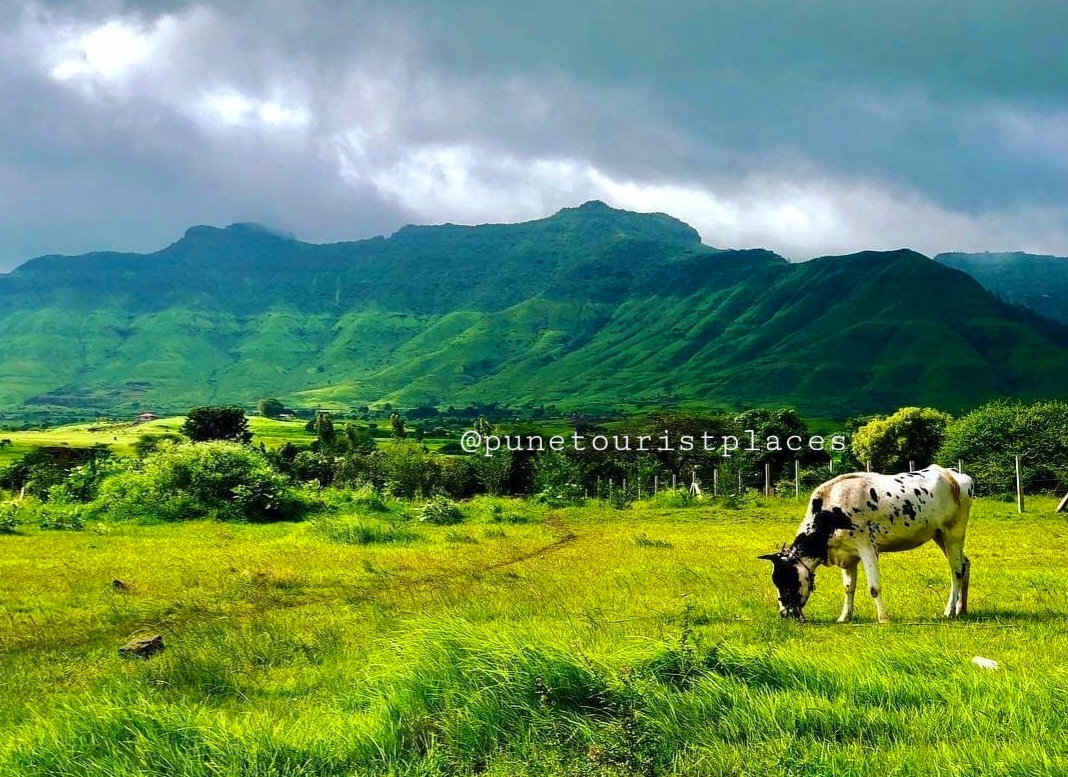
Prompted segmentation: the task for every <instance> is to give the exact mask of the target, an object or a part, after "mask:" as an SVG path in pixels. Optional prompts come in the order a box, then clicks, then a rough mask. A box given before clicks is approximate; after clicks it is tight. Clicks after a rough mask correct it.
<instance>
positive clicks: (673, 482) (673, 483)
mask: <svg viewBox="0 0 1068 777" xmlns="http://www.w3.org/2000/svg"><path fill="white" fill-rule="evenodd" d="M678 477H679V476H678V473H675V472H672V473H671V490H672V491H676V490H678V488H679V483H678Z"/></svg>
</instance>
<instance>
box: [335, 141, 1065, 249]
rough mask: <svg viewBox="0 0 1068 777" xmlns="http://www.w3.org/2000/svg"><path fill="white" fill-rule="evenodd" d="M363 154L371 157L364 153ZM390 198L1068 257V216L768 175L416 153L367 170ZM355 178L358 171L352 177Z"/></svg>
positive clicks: (454, 217) (453, 214)
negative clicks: (674, 175) (585, 203)
mask: <svg viewBox="0 0 1068 777" xmlns="http://www.w3.org/2000/svg"><path fill="white" fill-rule="evenodd" d="M359 149H360V153H359V155H358V156H359V157H360V158H362V159H371V158H372V157H371V155H369V154H368V152H367V150H366V148H365V147H364V146H362V145H361V146H360V147H359ZM359 164H360V160H359V159H355V160H354V159H351V158H350V159H348V160H347V165H348V169H349V170H350V174H351V175H353V176H354V180H358V181H359V182H361V183H366V182H368V181H370V182H371V183H372V184H373V185H374V186H375V187H376V188H377V189H378V191H379V192H380V193H381V194H382V195H383V196H385V197H387V198H390V199H392V200H393V201H395V202H396V203H397V204H398V205H400V206H401V207H403V208H404V209H405V210H407V211H408V212H410V213H412V214H413V215H414V216H415V217H417V218H418V219H420V220H425V221H458V222H463V223H479V222H482V221H488V220H489V221H492V220H513V219H524V218H536V217H539V216H544V215H547V214H549V213H552V212H554V211H555V210H557V209H558V208H561V207H566V206H571V205H575V204H576V203H577V202H579V201H582V200H585V199H601V200H604V201H605V202H607V203H608V204H610V205H613V206H615V207H619V208H625V209H628V210H636V211H641V212H662V213H668V214H670V215H672V216H676V217H677V218H680V219H682V220H683V221H686V222H687V223H689V224H691V225H693V226H694V227H695V228H697V230H698V231H699V232H700V233H701V235H702V238H703V239H704V240H705V242H707V243H709V244H710V245H715V246H717V247H721V248H739V247H743V248H744V247H752V246H760V247H765V248H770V249H772V250H774V251H777V252H779V253H781V254H783V255H784V256H787V257H789V258H791V259H807V258H811V257H813V256H816V255H823V254H833V253H849V252H853V251H858V250H864V249H875V250H889V249H896V248H904V247H909V248H914V249H916V250H918V251H921V252H924V253H927V254H930V255H933V254H935V253H939V252H942V251H953V250H963V251H981V250H991V249H993V250H997V249H1002V250H1025V251H1032V252H1036V253H1057V252H1063V250H1064V246H1066V245H1068V227H1066V222H1068V219H1066V216H1068V213H1066V212H1065V211H1064V210H1058V209H1048V208H1045V209H1044V208H1025V209H1019V210H1015V211H999V212H992V213H980V214H967V213H961V212H957V211H952V210H949V209H946V208H944V207H941V206H939V205H937V204H936V203H933V202H931V201H929V200H925V199H923V198H921V197H919V196H918V195H916V194H908V193H895V192H893V191H891V190H889V189H888V188H887V187H886V186H880V185H876V184H873V183H866V182H851V181H841V180H833V179H827V178H820V177H816V176H805V177H802V178H800V179H799V180H790V179H789V178H785V177H778V178H777V177H775V176H772V175H769V174H761V175H753V176H749V177H747V178H745V179H743V180H742V181H741V182H739V183H735V184H731V185H723V186H721V187H717V186H716V185H715V184H708V185H701V184H700V183H690V184H680V183H672V182H651V181H642V180H633V179H624V178H619V177H617V176H614V175H612V174H611V173H610V172H607V171H603V170H600V169H598V168H596V167H594V166H593V165H591V164H589V163H587V162H584V161H582V160H576V159H567V158H546V159H538V158H534V159H524V158H518V157H514V156H495V155H494V154H493V152H492V151H490V150H487V149H479V148H475V147H471V146H464V145H459V146H431V147H426V148H420V149H416V150H414V151H412V152H410V153H408V154H407V155H405V156H403V157H402V158H401V159H399V160H397V161H396V162H395V163H393V164H391V165H388V166H385V167H382V168H379V169H369V170H363V171H359ZM354 171H355V172H354Z"/></svg>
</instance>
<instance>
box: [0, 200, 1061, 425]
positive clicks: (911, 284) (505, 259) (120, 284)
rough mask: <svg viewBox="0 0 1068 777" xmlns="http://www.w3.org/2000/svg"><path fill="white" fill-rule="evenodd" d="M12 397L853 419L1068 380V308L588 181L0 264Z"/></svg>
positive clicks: (1048, 389) (0, 337)
mask: <svg viewBox="0 0 1068 777" xmlns="http://www.w3.org/2000/svg"><path fill="white" fill-rule="evenodd" d="M0 353H2V354H4V357H3V358H4V370H3V371H2V373H0V415H3V416H7V417H26V416H47V415H50V414H51V415H53V416H54V415H61V414H67V415H68V416H69V415H72V414H82V415H92V414H95V413H108V414H124V413H130V412H133V411H135V410H137V411H140V410H143V409H145V408H148V409H153V410H156V411H175V412H181V411H183V410H185V409H186V408H188V407H189V406H192V405H195V404H200V403H203V402H223V401H225V402H236V403H239V404H246V405H251V404H253V403H255V402H256V401H257V400H258V399H261V398H263V397H265V396H280V397H282V398H283V399H285V400H286V401H287V402H289V403H291V404H294V405H299V406H307V407H313V406H323V407H337V408H347V407H351V406H358V405H364V404H372V403H378V402H390V403H392V404H394V405H396V406H412V405H417V404H437V405H442V406H445V405H450V404H453V405H462V404H464V403H468V402H475V401H479V402H488V401H495V402H499V403H501V404H509V405H523V404H527V405H532V404H555V405H557V406H558V407H560V408H564V409H576V410H581V409H589V408H598V407H602V408H603V407H617V408H627V407H632V408H635V407H650V406H657V405H663V404H676V403H680V402H681V403H690V404H695V405H709V406H711V405H716V406H726V405H737V406H742V405H755V404H792V405H796V406H798V407H800V408H802V409H805V410H806V411H808V412H813V413H819V414H824V415H828V416H834V417H844V416H846V415H852V414H855V413H859V412H871V411H876V410H885V409H891V408H893V407H896V406H897V405H901V404H932V405H936V406H939V407H942V408H944V409H947V410H956V409H960V408H963V407H968V406H971V405H974V404H977V403H979V402H981V401H985V400H987V399H991V398H994V397H997V396H1002V395H1009V396H1020V397H1038V396H1048V395H1057V396H1064V394H1065V391H1066V389H1065V387H1064V386H1063V380H1062V379H1061V378H1060V377H1059V376H1061V375H1062V374H1064V372H1065V371H1066V370H1068V329H1066V328H1065V327H1063V326H1058V325H1056V324H1053V323H1052V322H1048V321H1045V320H1044V319H1039V318H1037V317H1036V316H1033V315H1031V314H1029V313H1027V312H1025V311H1022V310H1020V309H1018V308H1015V307H1013V306H1011V305H1009V304H1006V303H1005V302H1002V301H1000V300H999V299H997V298H996V297H995V296H994V295H992V294H991V293H990V292H988V291H987V290H985V289H983V288H982V287H981V286H980V285H979V284H978V283H976V282H975V281H973V280H972V279H971V278H970V277H968V276H966V275H964V274H962V273H961V272H960V271H958V270H957V269H954V268H952V267H949V266H946V265H945V264H943V263H940V262H936V261H934V260H932V259H929V258H927V257H925V256H923V255H922V254H920V253H918V252H915V251H912V250H911V249H895V250H892V251H861V252H857V253H855V254H849V255H846V256H839V257H830V256H827V257H820V258H817V259H814V260H812V261H809V262H802V263H791V262H788V261H787V260H785V259H784V258H783V257H781V256H779V255H778V254H776V253H774V252H772V251H768V250H766V249H716V248H712V247H710V246H707V245H705V244H704V243H702V242H701V240H700V236H699V235H698V234H697V232H696V230H694V229H693V228H692V227H690V226H689V225H686V224H684V223H683V222H682V221H679V220H678V219H675V218H673V217H671V216H667V215H665V214H638V213H633V212H629V211H619V210H616V209H613V208H611V207H609V206H607V205H605V204H604V203H599V202H589V203H585V204H583V205H580V206H578V207H576V208H565V209H562V210H561V211H558V212H557V213H556V214H553V215H551V216H548V217H546V218H543V219H536V220H533V221H528V222H523V223H520V224H496V225H476V226H458V225H436V226H422V227H416V226H413V227H410V228H409V227H404V228H402V229H401V230H398V231H397V232H396V233H394V234H393V235H392V236H390V237H381V236H379V237H375V238H369V239H365V240H360V241H354V242H341V243H324V244H312V243H305V242H302V241H300V240H297V239H296V238H293V237H292V236H289V235H285V234H279V233H277V232H276V231H274V230H271V229H269V228H265V227H261V226H259V225H251V224H242V223H238V224H234V225H230V226H228V227H225V228H219V227H207V226H204V225H199V226H197V227H192V228H190V230H187V232H186V237H185V238H183V239H180V240H178V241H176V242H174V243H172V244H171V245H169V246H167V247H166V248H164V249H161V250H160V251H157V252H154V253H152V254H146V255H141V254H126V253H118V252H97V253H92V254H86V255H83V256H82V257H66V258H64V257H39V258H38V259H35V260H31V262H28V263H26V264H24V265H22V266H21V267H20V268H17V269H16V271H14V272H13V273H10V274H8V275H5V276H0Z"/></svg>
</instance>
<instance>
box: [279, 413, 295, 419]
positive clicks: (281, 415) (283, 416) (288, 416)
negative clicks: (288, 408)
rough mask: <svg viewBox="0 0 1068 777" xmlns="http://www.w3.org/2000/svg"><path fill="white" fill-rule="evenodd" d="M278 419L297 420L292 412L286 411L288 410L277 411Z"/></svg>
mask: <svg viewBox="0 0 1068 777" xmlns="http://www.w3.org/2000/svg"><path fill="white" fill-rule="evenodd" d="M278 420H279V421H295V420H297V416H296V415H295V414H294V413H288V412H287V413H279V414H278Z"/></svg>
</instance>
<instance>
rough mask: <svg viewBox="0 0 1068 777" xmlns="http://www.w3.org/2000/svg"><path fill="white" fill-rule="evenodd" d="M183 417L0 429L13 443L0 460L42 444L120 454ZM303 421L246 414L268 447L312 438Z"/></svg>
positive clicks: (171, 429) (171, 430) (174, 428)
mask: <svg viewBox="0 0 1068 777" xmlns="http://www.w3.org/2000/svg"><path fill="white" fill-rule="evenodd" d="M184 421H185V416H173V417H171V418H160V419H158V420H156V421H148V422H146V423H143V424H139V423H132V422H110V421H97V422H92V423H85V424H70V425H67V426H57V427H54V428H52V429H45V430H43V431H30V432H5V431H0V439H9V440H11V443H12V444H11V445H10V446H5V447H3V448H0V464H3V463H4V462H5V461H7V460H10V459H14V458H18V457H20V456H22V455H24V454H25V453H26V452H27V451H30V450H32V449H33V448H38V447H41V446H63V445H66V446H70V447H71V448H88V447H90V446H92V445H97V444H102V445H107V446H109V447H110V448H111V449H112V451H114V452H115V453H117V454H118V455H120V456H127V455H132V453H133V446H134V444H135V443H136V442H137V441H138V440H139V439H140V438H141V437H142V436H144V435H150V436H155V437H159V436H162V435H165V434H177V433H178V428H179V427H180V426H181V425H182V423H183V422H184ZM306 423H307V422H306V421H275V420H272V419H270V418H262V417H260V416H252V417H251V418H249V428H250V429H251V430H252V432H253V434H254V435H255V437H254V439H253V442H255V443H259V442H263V443H264V444H265V445H267V447H269V448H270V447H275V446H278V445H281V444H282V443H284V442H286V441H292V442H294V443H304V444H306V443H309V442H311V440H312V439H313V436H312V435H310V434H308V432H306V431H305V430H304V425H305V424H306Z"/></svg>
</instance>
